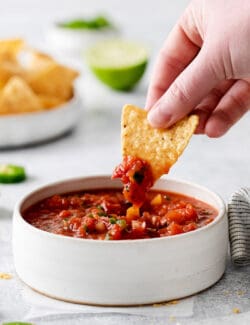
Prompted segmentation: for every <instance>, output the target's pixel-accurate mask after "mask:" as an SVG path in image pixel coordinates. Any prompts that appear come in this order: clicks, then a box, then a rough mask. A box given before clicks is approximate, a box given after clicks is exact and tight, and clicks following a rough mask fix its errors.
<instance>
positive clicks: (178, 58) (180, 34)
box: [146, 14, 200, 110]
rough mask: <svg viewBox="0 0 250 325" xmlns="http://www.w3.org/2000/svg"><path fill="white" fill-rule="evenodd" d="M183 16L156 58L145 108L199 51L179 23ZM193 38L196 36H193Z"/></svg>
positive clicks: (163, 91)
mask: <svg viewBox="0 0 250 325" xmlns="http://www.w3.org/2000/svg"><path fill="white" fill-rule="evenodd" d="M186 15H187V14H186ZM184 17H186V16H184ZM184 17H183V18H182V19H181V21H180V22H179V23H178V24H177V25H176V26H175V27H174V29H173V30H172V32H171V33H170V35H169V37H168V38H167V40H166V42H165V44H164V46H163V48H162V50H161V51H160V54H159V56H158V58H157V60H156V64H155V68H154V71H153V75H152V79H151V83H150V85H149V90H148V95H147V100H146V109H147V110H149V109H150V108H151V107H152V106H153V105H154V104H155V103H156V101H157V100H158V99H159V98H160V97H161V96H162V95H163V94H164V93H165V91H166V90H167V89H168V87H169V86H170V85H171V83H172V82H173V81H174V80H175V78H176V77H177V76H178V75H179V74H180V73H181V72H182V71H183V70H184V69H185V67H186V66H187V65H188V64H189V63H190V62H191V61H192V60H193V58H194V57H195V56H196V55H197V53H198V52H199V49H200V47H199V46H197V44H195V43H194V42H193V41H192V40H191V38H192V33H191V32H190V34H191V36H190V35H189V37H188V36H187V34H186V32H185V30H184V28H183V27H182V25H181V23H183V24H184V21H185V18H184ZM194 39H197V37H196V36H194Z"/></svg>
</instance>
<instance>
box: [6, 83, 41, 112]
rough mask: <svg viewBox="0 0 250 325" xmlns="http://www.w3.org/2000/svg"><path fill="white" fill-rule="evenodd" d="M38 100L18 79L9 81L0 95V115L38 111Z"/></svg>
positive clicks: (25, 84)
mask: <svg viewBox="0 0 250 325" xmlns="http://www.w3.org/2000/svg"><path fill="white" fill-rule="evenodd" d="M41 109H42V107H41V103H40V100H39V98H38V97H37V96H36V94H35V93H34V92H33V91H32V89H31V88H30V87H29V85H28V84H27V83H26V82H25V81H24V80H23V79H21V78H20V77H12V78H10V79H9V81H8V82H7V84H6V85H5V87H4V88H3V89H2V91H1V95H0V114H16V113H24V112H33V111H40V110H41Z"/></svg>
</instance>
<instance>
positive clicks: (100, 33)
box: [46, 25, 120, 55]
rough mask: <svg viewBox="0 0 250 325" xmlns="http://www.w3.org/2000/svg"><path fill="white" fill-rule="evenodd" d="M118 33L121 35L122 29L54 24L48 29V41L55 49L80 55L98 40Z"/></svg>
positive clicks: (112, 36)
mask: <svg viewBox="0 0 250 325" xmlns="http://www.w3.org/2000/svg"><path fill="white" fill-rule="evenodd" d="M118 35H120V31H118V29H115V28H103V29H99V30H95V29H70V28H63V27H60V26H56V25H53V26H51V27H50V28H49V29H48V30H47V33H46V42H47V43H48V45H49V46H50V48H52V49H53V50H59V51H63V52H65V54H71V55H77V54H78V55H79V54H82V52H84V51H85V50H86V49H87V48H89V47H90V46H92V45H93V44H95V43H96V42H98V41H103V40H105V39H108V38H114V37H117V36H118Z"/></svg>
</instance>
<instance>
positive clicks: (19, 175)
mask: <svg viewBox="0 0 250 325" xmlns="http://www.w3.org/2000/svg"><path fill="white" fill-rule="evenodd" d="M25 178H26V174H25V169H24V168H23V167H22V166H16V165H11V164H0V183H5V184H11V183H18V182H22V181H23V180H25Z"/></svg>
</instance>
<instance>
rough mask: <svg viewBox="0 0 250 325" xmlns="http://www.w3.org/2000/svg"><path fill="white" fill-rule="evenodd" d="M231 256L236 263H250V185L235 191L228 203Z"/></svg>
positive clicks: (240, 264) (242, 264)
mask: <svg viewBox="0 0 250 325" xmlns="http://www.w3.org/2000/svg"><path fill="white" fill-rule="evenodd" d="M228 220H229V238H230V249H231V258H232V261H233V263H234V264H235V265H239V266H244V265H248V264H250V187H245V188H241V189H240V190H239V191H237V192H235V193H234V194H233V195H232V196H231V198H230V201H229V204H228Z"/></svg>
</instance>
